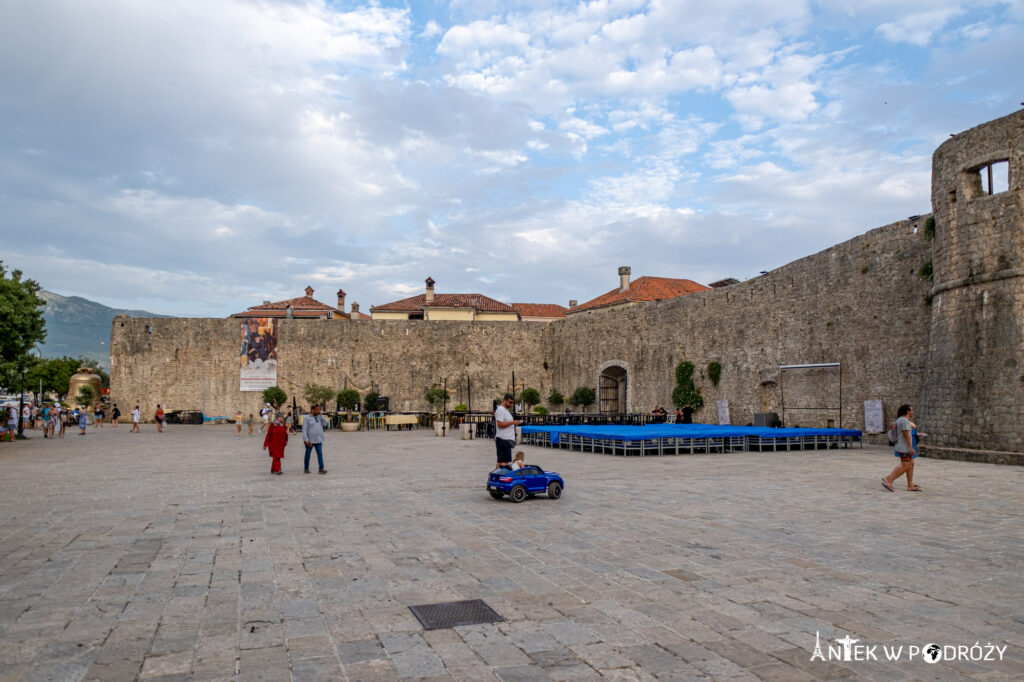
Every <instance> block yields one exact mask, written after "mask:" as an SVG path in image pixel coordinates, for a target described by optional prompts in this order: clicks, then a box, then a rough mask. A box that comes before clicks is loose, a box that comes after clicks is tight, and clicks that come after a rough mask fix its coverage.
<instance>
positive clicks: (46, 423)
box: [39, 405, 50, 438]
mask: <svg viewBox="0 0 1024 682" xmlns="http://www.w3.org/2000/svg"><path fill="white" fill-rule="evenodd" d="M39 416H40V418H41V419H42V420H43V438H49V433H50V408H49V407H48V406H47V405H43V409H42V410H41V411H40V412H39Z"/></svg>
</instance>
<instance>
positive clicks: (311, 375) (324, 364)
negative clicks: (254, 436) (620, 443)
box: [110, 317, 550, 416]
mask: <svg viewBox="0 0 1024 682" xmlns="http://www.w3.org/2000/svg"><path fill="white" fill-rule="evenodd" d="M238 325H239V321H238V320H235V319H228V320H221V319H160V320H154V319H141V318H128V317H118V318H117V319H115V320H114V325H113V334H112V337H111V342H112V346H111V353H110V355H111V362H112V364H111V383H112V387H113V388H112V391H111V393H112V394H113V395H115V396H116V399H117V401H118V402H119V403H121V404H129V403H130V404H131V405H135V404H136V403H139V404H141V405H142V413H143V415H144V416H147V415H152V412H153V409H152V408H155V406H156V403H161V404H162V405H163V406H164V408H165V409H168V410H203V412H205V413H206V414H207V415H208V416H224V415H229V416H230V415H234V413H235V410H238V409H241V410H243V412H245V413H246V414H248V412H255V411H258V409H259V407H260V405H261V393H259V392H242V391H240V390H239V386H238V384H239V382H238V376H239V364H238V363H239V360H238V342H237V338H238ZM544 326H545V327H547V326H548V325H544ZM538 331H539V330H537V328H536V326H535V325H525V324H523V325H519V324H514V325H510V324H508V323H501V322H473V323H463V322H432V323H430V324H423V323H422V322H421V321H388V322H371V321H366V320H364V321H361V322H358V323H353V322H350V321H349V320H340V319H334V320H327V319H324V320H294V319H293V320H281V321H280V322H279V332H278V334H279V337H278V347H277V350H278V385H280V386H281V387H282V388H283V389H284V390H285V392H286V393H287V394H288V396H289V404H290V398H291V396H293V395H294V396H296V398H297V400H298V402H299V404H302V405H304V406H306V405H305V402H304V400H303V399H302V397H301V396H302V387H303V386H304V385H305V384H307V383H316V384H323V385H327V386H330V387H332V388H335V389H336V390H338V391H340V390H342V389H343V388H345V387H346V386H347V387H349V388H355V389H357V390H359V391H360V392H361V393H364V394H365V393H366V392H367V391H369V390H370V389H371V387H372V389H373V390H375V391H377V392H378V393H380V394H382V395H387V396H389V397H390V398H391V407H392V409H395V410H426V409H429V406H428V405H427V403H426V401H425V400H424V395H425V393H426V391H427V389H429V388H430V387H432V386H433V385H435V384H439V383H440V382H442V381H443V380H444V379H445V378H447V379H448V388H449V393H450V394H451V395H452V398H453V402H452V405H451V406H454V404H455V401H459V400H461V401H466V400H467V399H469V397H470V396H468V395H467V391H466V378H467V377H469V378H470V379H471V381H472V383H471V386H470V390H471V398H472V400H473V407H474V409H490V406H491V400H492V399H493V398H495V397H498V396H500V395H501V394H502V393H504V392H505V390H506V389H507V387H508V386H509V385H510V383H511V379H512V372H515V373H516V382H517V383H521V382H522V381H523V380H525V381H527V382H528V383H529V385H530V386H533V387H535V388H537V389H538V390H541V391H544V390H550V383H549V382H548V380H547V376H548V372H546V371H545V370H544V368H543V362H544V359H543V353H542V351H541V348H542V343H543V339H544V335H543V334H540V333H538ZM306 407H308V406H306Z"/></svg>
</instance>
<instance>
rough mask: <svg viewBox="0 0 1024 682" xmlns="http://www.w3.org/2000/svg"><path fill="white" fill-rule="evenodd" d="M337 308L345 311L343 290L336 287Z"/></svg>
mask: <svg viewBox="0 0 1024 682" xmlns="http://www.w3.org/2000/svg"><path fill="white" fill-rule="evenodd" d="M338 310H340V311H341V312H345V290H344V289H338Z"/></svg>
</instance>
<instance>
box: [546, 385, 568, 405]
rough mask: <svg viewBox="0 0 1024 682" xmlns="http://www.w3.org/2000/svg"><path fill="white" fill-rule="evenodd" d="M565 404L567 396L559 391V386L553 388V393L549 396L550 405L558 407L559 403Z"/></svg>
mask: <svg viewBox="0 0 1024 682" xmlns="http://www.w3.org/2000/svg"><path fill="white" fill-rule="evenodd" d="M564 404H565V396H564V395H562V394H561V393H559V391H558V389H557V388H553V389H551V395H549V396H548V405H551V407H558V406H559V405H564Z"/></svg>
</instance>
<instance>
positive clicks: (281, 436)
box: [263, 412, 288, 475]
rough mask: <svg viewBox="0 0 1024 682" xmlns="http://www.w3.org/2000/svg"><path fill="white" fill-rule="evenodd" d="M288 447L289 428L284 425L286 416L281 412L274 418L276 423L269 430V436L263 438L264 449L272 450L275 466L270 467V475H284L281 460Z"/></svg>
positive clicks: (271, 454)
mask: <svg viewBox="0 0 1024 682" xmlns="http://www.w3.org/2000/svg"><path fill="white" fill-rule="evenodd" d="M286 445H288V427H287V426H285V425H284V415H282V414H281V413H280V412H278V413H277V415H276V416H275V417H274V423H273V424H271V425H270V428H268V429H267V435H266V436H265V437H264V438H263V449H264V450H268V449H269V450H270V456H271V457H272V458H273V464H271V465H270V473H272V474H278V475H280V474H283V473H284V472H283V471H281V460H282V459H284V448H285V446H286Z"/></svg>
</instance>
